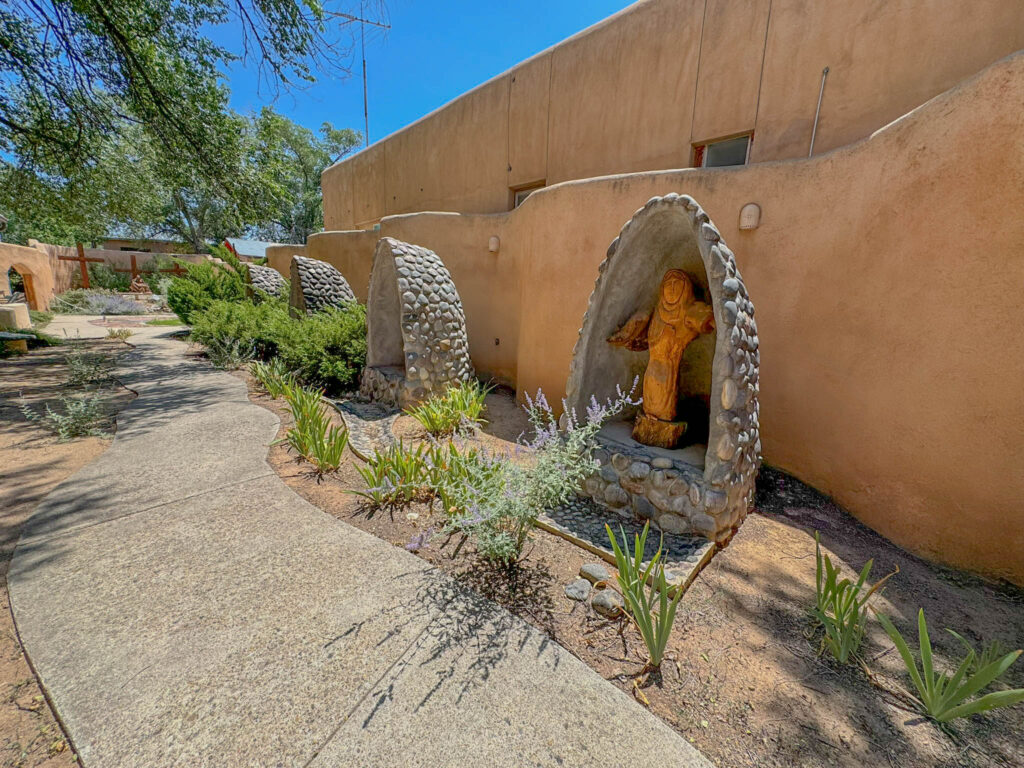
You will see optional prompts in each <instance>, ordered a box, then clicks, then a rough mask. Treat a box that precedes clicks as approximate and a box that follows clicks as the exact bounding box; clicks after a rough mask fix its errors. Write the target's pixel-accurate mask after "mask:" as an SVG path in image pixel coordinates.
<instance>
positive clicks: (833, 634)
mask: <svg viewBox="0 0 1024 768" xmlns="http://www.w3.org/2000/svg"><path fill="white" fill-rule="evenodd" d="M814 555H815V560H816V570H815V576H814V584H815V594H816V598H817V600H816V602H815V605H814V608H812V609H811V615H812V617H813V619H814V620H815V621H816V622H817V624H818V626H820V627H821V628H822V629H823V630H824V635H823V636H822V640H821V649H820V650H821V651H824V650H825V649H826V648H827V649H828V650H829V652H831V654H832V656H833V657H834V658H835V659H836V660H837V661H838V662H839V663H841V664H845V663H846V662H847V661H849V660H850V657H851V656H853V655H855V654H856V653H857V651H859V650H860V645H861V642H863V640H864V630H865V628H866V627H867V618H868V609H867V604H868V600H870V599H871V595H873V594H874V593H875V592H876V591H877V590H878V589H880V588H881V587H882V585H883V584H885V582H886V581H888V580H889V579H890V578H892V576H893V575H895V573H897V572H898V571H899V569H897V570H896V571H894V572H893V573H890V574H889V575H888V576H886V577H885V578H883V579H881V580H879V581H878V582H876V583H875V584H874V586H871V587H868V586H867V580H868V577H869V576H870V575H871V566H872V564H873V563H874V561H873V560H868V561H867V562H866V563H865V564H864V567H863V568H862V569H861V572H860V576H859V577H858V578H857V581H856V582H852V581H850V580H849V579H840V578H839V568H837V567H836V566H834V565H832V559H831V558H830V557H829V556H828V555H822V553H821V537H820V535H819V534H818V532H817V531H815V532H814ZM819 652H820V651H819Z"/></svg>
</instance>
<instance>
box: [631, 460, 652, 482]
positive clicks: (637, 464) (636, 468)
mask: <svg viewBox="0 0 1024 768" xmlns="http://www.w3.org/2000/svg"><path fill="white" fill-rule="evenodd" d="M649 474H651V465H650V464H647V463H646V462H643V461H634V462H633V463H632V464H630V465H629V477H630V479H631V480H643V479H644V478H646V477H647V476H648V475H649Z"/></svg>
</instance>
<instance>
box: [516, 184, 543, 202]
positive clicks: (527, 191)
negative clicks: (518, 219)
mask: <svg viewBox="0 0 1024 768" xmlns="http://www.w3.org/2000/svg"><path fill="white" fill-rule="evenodd" d="M543 188H544V182H543V181H542V182H540V183H539V184H531V185H530V186H528V187H521V188H520V189H513V190H512V207H513V208H518V207H519V206H520V205H522V204H523V201H524V200H526V198H528V197H529V196H530V195H532V194H533V193H534V192H536V191H537V190H538V189H543Z"/></svg>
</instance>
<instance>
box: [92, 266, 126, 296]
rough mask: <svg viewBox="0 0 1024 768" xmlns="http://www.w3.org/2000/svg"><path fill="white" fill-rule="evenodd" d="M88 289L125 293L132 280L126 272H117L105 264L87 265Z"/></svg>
mask: <svg viewBox="0 0 1024 768" xmlns="http://www.w3.org/2000/svg"><path fill="white" fill-rule="evenodd" d="M87 269H88V270H89V288H101V289H103V290H105V291H127V290H128V288H129V287H130V286H131V282H132V279H131V277H129V275H128V273H127V272H117V271H116V270H114V268H113V267H111V266H109V265H107V264H95V263H92V264H89V266H88V268H87Z"/></svg>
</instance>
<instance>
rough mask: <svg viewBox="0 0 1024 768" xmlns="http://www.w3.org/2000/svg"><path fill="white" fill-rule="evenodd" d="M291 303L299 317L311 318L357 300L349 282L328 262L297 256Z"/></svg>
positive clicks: (294, 258) (294, 260) (292, 277)
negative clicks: (313, 315)
mask: <svg viewBox="0 0 1024 768" xmlns="http://www.w3.org/2000/svg"><path fill="white" fill-rule="evenodd" d="M290 270H291V281H292V289H291V296H290V299H289V302H288V303H289V304H290V305H291V308H292V310H293V311H294V312H296V313H297V314H300V315H301V314H307V315H311V314H313V313H314V312H319V311H320V310H321V309H326V308H327V307H341V306H344V305H345V304H351V303H352V302H354V301H355V300H356V295H355V294H354V293H352V288H351V287H349V284H348V280H346V279H345V276H344V275H343V274H341V272H339V271H338V270H336V269H335V268H334V267H332V266H331V265H330V264H328V263H327V262H326V261H317V260H316V259H310V258H308V257H306V256H298V255H296V256H293V257H292V263H291V267H290Z"/></svg>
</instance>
